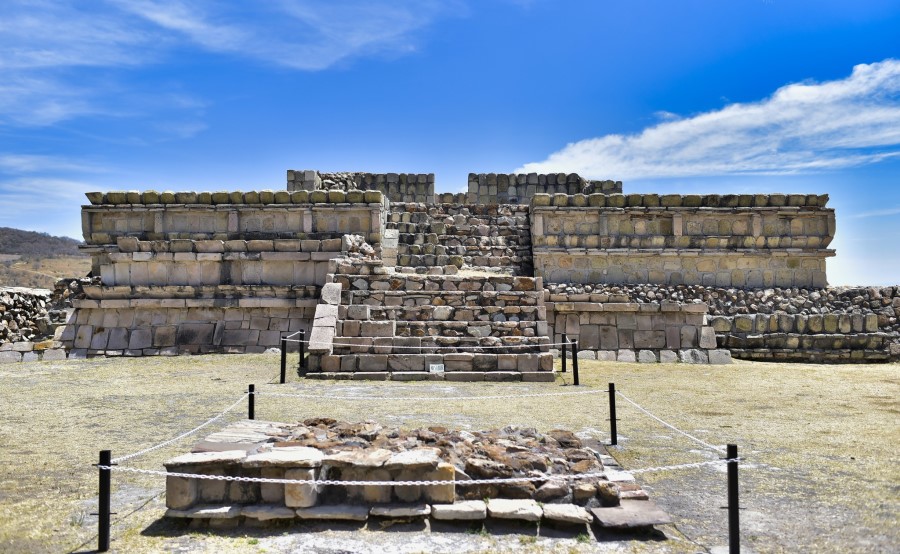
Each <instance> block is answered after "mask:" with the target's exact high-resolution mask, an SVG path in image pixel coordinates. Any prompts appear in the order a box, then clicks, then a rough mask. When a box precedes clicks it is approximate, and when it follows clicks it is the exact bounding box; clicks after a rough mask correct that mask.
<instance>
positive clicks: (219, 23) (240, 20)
mask: <svg viewBox="0 0 900 554" xmlns="http://www.w3.org/2000/svg"><path fill="white" fill-rule="evenodd" d="M113 1H114V2H115V3H116V5H118V6H119V7H121V8H122V9H123V10H125V11H128V12H130V13H133V14H135V15H138V16H140V17H142V18H144V19H145V20H147V21H149V22H151V23H153V24H155V25H156V26H158V27H159V28H162V29H165V30H167V31H170V32H172V33H175V34H176V35H178V36H182V37H184V38H186V39H187V40H189V41H190V42H192V43H194V44H196V45H198V46H200V47H201V48H204V49H206V50H209V51H212V52H218V53H227V54H236V55H239V56H243V57H250V58H255V59H257V60H261V61H263V62H266V63H272V64H277V65H282V66H286V67H290V68H292V69H301V70H320V69H325V68H327V67H330V66H332V65H334V64H335V63H337V62H339V61H341V60H343V59H346V58H349V57H354V56H366V55H373V54H379V53H384V52H401V53H402V52H408V51H410V50H414V49H415V45H416V44H417V42H418V38H419V37H417V36H416V35H415V34H414V33H415V31H417V30H419V29H422V28H424V27H425V26H427V25H428V24H430V23H431V22H433V21H434V20H435V19H437V18H438V17H439V16H441V15H444V14H448V13H453V12H456V11H458V10H459V9H460V5H459V4H457V3H456V2H452V1H451V2H446V1H444V2H441V1H438V0H332V1H330V2H312V1H307V0H277V1H273V2H269V3H265V4H252V5H251V6H250V8H249V9H245V10H241V9H236V8H234V7H233V6H228V5H226V4H224V3H222V2H215V1H212V0H193V1H191V2H188V1H186V0H113Z"/></svg>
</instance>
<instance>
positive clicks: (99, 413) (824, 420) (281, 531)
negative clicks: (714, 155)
mask: <svg viewBox="0 0 900 554" xmlns="http://www.w3.org/2000/svg"><path fill="white" fill-rule="evenodd" d="M580 365H581V384H582V386H581V387H579V388H577V389H575V388H574V387H572V386H571V384H570V382H571V373H569V374H566V375H564V376H561V377H560V379H558V380H557V382H556V383H552V384H551V383H546V384H538V383H535V384H530V383H525V384H514V383H503V384H501V383H452V384H450V383H388V382H348V381H341V382H321V381H299V380H298V379H297V378H296V376H293V378H291V379H289V383H288V384H286V385H277V384H274V382H275V378H276V376H277V372H278V357H277V356H274V355H255V356H249V355H248V356H195V357H178V358H148V359H127V358H110V359H94V360H77V361H76V360H73V361H66V362H34V363H28V364H9V365H3V366H0V378H2V379H3V382H4V383H5V386H4V387H3V388H2V390H0V445H2V448H0V551H3V552H61V551H89V550H91V549H92V548H94V547H95V545H96V517H95V516H93V515H91V513H92V512H94V511H95V510H96V493H97V491H96V487H97V484H96V481H97V472H96V470H95V469H94V468H93V467H91V464H92V463H96V460H97V455H98V451H99V450H100V449H104V448H108V449H111V450H112V451H113V456H114V457H115V456H121V455H124V454H127V453H130V452H134V451H136V450H140V449H142V448H144V447H147V446H151V445H153V444H157V443H159V442H162V441H165V440H167V439H170V438H172V437H174V436H176V435H178V434H180V433H181V432H183V431H186V430H189V429H191V428H193V427H195V426H196V425H198V424H199V423H202V422H203V421H205V420H206V419H208V418H209V417H212V416H214V415H216V414H218V413H219V412H221V411H222V410H223V409H225V408H226V407H228V406H229V405H231V404H232V403H234V402H235V401H236V400H237V399H239V398H240V397H241V395H242V394H243V392H244V391H246V388H247V385H248V384H250V383H254V384H256V385H257V389H258V390H261V391H262V392H263V393H265V392H290V393H304V394H312V395H314V396H316V398H315V399H303V398H285V397H277V396H265V395H264V394H262V395H260V396H259V397H258V399H257V418H258V419H268V420H275V421H295V420H299V419H303V418H306V417H310V416H313V415H316V416H329V417H335V418H339V419H346V420H351V421H358V420H363V419H375V420H378V421H379V422H381V423H383V424H387V425H395V426H402V427H410V428H411V427H417V426H421V425H431V424H442V425H447V426H452V427H457V428H463V429H487V428H494V427H502V426H505V425H520V426H532V427H537V428H538V429H539V430H545V431H546V430H549V429H553V428H567V429H572V430H574V431H576V432H580V433H584V434H585V435H588V436H595V437H598V438H600V439H602V440H603V441H608V439H609V435H608V432H609V431H608V427H609V424H608V421H607V419H608V401H607V396H606V394H605V393H604V392H603V391H605V389H606V386H607V383H609V382H614V383H615V384H616V388H617V389H618V390H619V391H621V392H622V393H624V394H625V395H627V396H628V397H629V398H631V399H633V400H634V401H636V402H638V403H639V404H641V405H642V406H644V407H645V408H647V409H648V410H650V411H651V412H653V413H655V414H656V415H658V416H659V417H661V418H663V419H664V420H666V421H669V422H670V423H672V424H674V425H675V426H677V427H678V428H680V429H682V430H684V431H686V432H688V433H691V434H693V435H695V436H697V437H698V438H701V439H702V440H704V441H707V442H709V443H712V444H714V445H724V444H726V443H736V444H737V445H738V446H739V448H740V455H741V456H742V457H743V458H744V459H745V461H743V462H742V463H741V505H742V508H743V509H742V511H741V530H742V541H743V545H744V546H746V547H749V548H750V549H752V550H753V551H755V552H759V553H767V552H892V551H896V545H897V544H898V543H900V521H898V514H900V509H898V508H900V501H898V499H900V494H898V493H900V490H898V488H900V487H898V483H900V470H898V467H897V457H898V447H897V446H896V445H897V444H900V428H898V423H897V422H898V417H897V416H898V414H900V400H898V399H900V395H898V392H900V365H897V364H893V365H865V366H819V365H800V364H764V363H749V362H738V363H735V364H734V365H731V366H716V367H712V366H685V365H667V364H658V365H637V364H618V363H599V362H588V361H584V360H582V362H581V364H580ZM587 390H594V391H596V394H584V395H577V396H556V397H554V396H550V397H542V398H532V397H526V396H522V394H536V393H557V392H571V391H587ZM470 395H503V396H507V395H508V396H509V398H504V399H500V400H483V401H456V400H452V399H450V397H453V396H470ZM328 396H350V397H353V399H352V400H341V399H332V398H327V397H328ZM373 397H389V398H390V399H389V400H383V399H377V398H373ZM404 397H416V398H419V397H429V398H437V400H413V399H408V400H404V399H403V398H404ZM245 409H246V408H245V406H244V405H243V403H241V404H240V405H239V406H238V407H237V408H236V409H235V410H234V411H233V412H231V413H230V414H229V415H228V416H226V417H224V418H222V420H220V421H217V422H216V423H215V424H213V425H211V426H210V427H208V428H207V429H204V430H203V431H201V432H200V433H198V434H197V435H195V437H193V438H200V437H202V436H203V435H204V434H208V433H211V432H213V431H215V430H216V429H218V428H219V427H220V426H221V425H222V424H224V423H227V422H229V421H235V420H237V419H240V418H242V417H245V416H246V413H245ZM618 420H619V421H618V427H619V446H618V447H613V448H610V452H611V453H612V454H613V455H614V456H615V457H616V458H617V459H618V460H619V461H620V463H622V465H623V466H625V468H626V469H638V468H647V467H656V466H666V465H672V464H681V463H690V462H698V461H703V460H711V459H715V458H716V457H718V454H717V453H716V452H713V451H709V450H707V449H704V448H703V447H702V446H700V445H698V444H696V443H694V442H693V441H691V440H690V439H688V438H686V437H683V436H681V435H679V434H677V433H675V432H674V431H672V430H670V429H668V428H666V427H663V426H662V425H660V424H659V423H657V422H656V421H654V420H652V419H650V418H649V417H647V416H645V415H644V414H642V413H640V412H639V411H637V410H636V409H635V408H633V407H632V406H630V405H628V404H627V403H626V402H624V401H622V399H620V400H619V402H618ZM191 442H192V440H191V439H190V438H189V439H185V440H182V441H180V442H178V443H176V444H173V445H171V446H168V447H166V448H162V449H160V450H157V451H154V452H152V453H150V454H147V455H145V456H142V457H140V458H136V459H134V460H132V461H130V462H129V464H130V465H132V466H136V467H143V468H151V469H161V462H162V461H163V460H165V459H167V458H169V457H172V456H174V455H176V454H179V453H183V452H185V451H187V450H188V448H189V447H190V444H191ZM638 480H639V482H640V483H642V484H643V485H644V488H645V489H647V490H648V491H650V493H651V496H652V497H653V499H654V500H655V501H656V502H658V503H659V504H660V505H661V506H662V507H663V508H665V509H666V510H667V511H669V513H670V514H671V515H672V516H673V518H674V520H675V524H674V525H670V526H663V527H661V528H660V532H658V533H655V534H650V535H643V536H638V537H621V536H616V535H610V534H600V535H599V536H598V537H597V538H598V539H599V541H598V540H595V539H594V538H592V537H588V536H585V535H577V536H572V535H571V534H568V535H567V534H565V533H559V534H554V533H552V532H551V533H547V532H544V530H541V532H540V533H536V532H535V529H533V528H491V529H488V530H487V531H485V530H477V529H474V530H473V529H445V530H440V531H439V532H437V531H436V532H432V533H430V534H426V533H421V532H420V530H419V529H416V528H413V527H403V526H399V527H396V528H391V529H387V530H378V529H370V528H353V527H341V526H336V527H323V526H294V527H284V528H275V529H245V530H240V531H218V532H210V531H195V530H192V529H189V528H185V527H182V526H180V525H176V524H173V523H171V522H169V521H167V520H164V519H162V515H163V513H164V506H163V498H162V492H163V490H164V483H163V481H161V480H160V478H158V477H155V476H141V475H134V474H126V473H122V472H115V473H113V511H114V512H116V515H114V516H113V523H114V524H113V529H112V538H113V542H112V547H113V550H114V551H120V552H158V551H168V552H223V551H226V552H292V551H298V552H299V551H304V552H320V553H337V552H373V553H374V552H675V553H681V552H708V551H710V550H712V549H714V548H716V547H721V546H724V545H725V544H726V543H727V522H726V513H725V511H724V510H723V509H721V507H722V506H725V472H724V468H720V467H718V466H716V467H703V468H694V469H686V470H677V471H660V472H651V473H643V474H640V475H639V476H638ZM625 539H627V540H625Z"/></svg>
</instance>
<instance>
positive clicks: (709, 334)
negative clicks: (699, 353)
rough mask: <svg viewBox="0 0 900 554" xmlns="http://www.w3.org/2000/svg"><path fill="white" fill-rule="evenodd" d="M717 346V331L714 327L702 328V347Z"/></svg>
mask: <svg viewBox="0 0 900 554" xmlns="http://www.w3.org/2000/svg"><path fill="white" fill-rule="evenodd" d="M715 347H716V332H715V330H714V329H713V328H712V327H702V328H700V348H706V349H711V348H715Z"/></svg>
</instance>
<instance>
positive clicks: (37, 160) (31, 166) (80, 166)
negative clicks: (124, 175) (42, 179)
mask: <svg viewBox="0 0 900 554" xmlns="http://www.w3.org/2000/svg"><path fill="white" fill-rule="evenodd" d="M103 171H105V169H103V168H102V167H99V166H96V165H91V164H87V163H84V162H75V161H71V160H68V159H65V158H60V157H57V156H42V155H36V154H14V153H7V154H3V153H0V174H3V173H5V174H23V173H27V174H32V173H49V172H78V173H85V172H92V173H93V172H103Z"/></svg>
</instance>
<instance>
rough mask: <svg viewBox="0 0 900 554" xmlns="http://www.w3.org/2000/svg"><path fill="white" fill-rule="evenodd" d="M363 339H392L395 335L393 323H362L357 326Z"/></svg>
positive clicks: (394, 323) (394, 324)
mask: <svg viewBox="0 0 900 554" xmlns="http://www.w3.org/2000/svg"><path fill="white" fill-rule="evenodd" d="M359 334H360V335H361V336H363V337H393V336H394V335H395V334H396V322H395V321H393V320H392V321H363V322H361V323H360V325H359Z"/></svg>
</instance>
